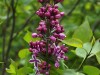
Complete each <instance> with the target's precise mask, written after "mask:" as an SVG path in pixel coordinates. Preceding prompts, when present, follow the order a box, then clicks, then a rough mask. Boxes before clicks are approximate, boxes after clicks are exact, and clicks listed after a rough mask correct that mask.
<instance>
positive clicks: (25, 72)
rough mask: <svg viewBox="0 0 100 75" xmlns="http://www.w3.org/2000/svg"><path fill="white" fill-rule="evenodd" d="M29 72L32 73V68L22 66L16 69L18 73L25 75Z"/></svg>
mask: <svg viewBox="0 0 100 75" xmlns="http://www.w3.org/2000/svg"><path fill="white" fill-rule="evenodd" d="M29 73H33V69H32V68H30V67H22V68H20V69H18V73H17V74H18V75H27V74H29Z"/></svg>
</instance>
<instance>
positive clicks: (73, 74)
mask: <svg viewBox="0 0 100 75" xmlns="http://www.w3.org/2000/svg"><path fill="white" fill-rule="evenodd" d="M63 75H76V72H75V71H74V70H72V69H67V70H66V71H65V73H64V74H63Z"/></svg>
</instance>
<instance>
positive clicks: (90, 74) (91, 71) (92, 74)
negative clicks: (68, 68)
mask: <svg viewBox="0 0 100 75" xmlns="http://www.w3.org/2000/svg"><path fill="white" fill-rule="evenodd" d="M83 71H84V73H86V74H87V75H100V70H99V69H98V68H96V67H94V66H84V68H83Z"/></svg>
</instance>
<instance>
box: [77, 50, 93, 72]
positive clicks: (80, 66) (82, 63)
mask: <svg viewBox="0 0 100 75" xmlns="http://www.w3.org/2000/svg"><path fill="white" fill-rule="evenodd" d="M91 51H92V48H91V50H90V52H89V53H88V54H87V55H86V57H85V58H84V59H83V61H82V62H81V64H80V65H79V67H78V71H79V70H80V69H81V68H82V66H83V65H84V63H85V61H86V60H87V59H88V57H89V56H90V54H91Z"/></svg>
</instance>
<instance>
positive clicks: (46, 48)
mask: <svg viewBox="0 0 100 75" xmlns="http://www.w3.org/2000/svg"><path fill="white" fill-rule="evenodd" d="M38 1H39V2H40V3H41V2H44V1H48V0H38ZM61 1H63V0H54V2H56V3H58V2H61ZM36 14H37V15H38V16H39V17H40V18H41V19H42V20H41V21H40V23H39V26H38V28H37V33H32V37H33V38H37V37H39V38H41V40H40V41H36V42H32V41H31V42H30V43H29V46H30V48H29V50H30V52H32V53H33V55H32V59H30V62H31V63H34V68H35V69H36V74H37V75H38V74H45V75H49V70H50V67H52V66H51V65H50V63H49V62H50V60H52V61H53V62H54V65H55V67H56V68H58V67H59V66H60V65H59V62H60V60H67V59H68V57H67V56H65V53H67V51H68V48H67V47H65V45H61V44H60V40H63V39H64V38H65V37H66V36H65V34H64V33H63V32H64V28H63V26H62V25H60V24H59V20H58V19H59V18H61V17H62V16H64V12H60V11H59V10H58V6H57V5H55V4H54V5H50V4H47V5H46V6H43V7H41V8H40V9H39V10H38V11H37V12H36ZM59 44H60V45H59ZM48 56H49V57H51V58H48ZM42 57H43V58H42ZM40 58H41V59H40ZM48 61H49V62H48Z"/></svg>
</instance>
